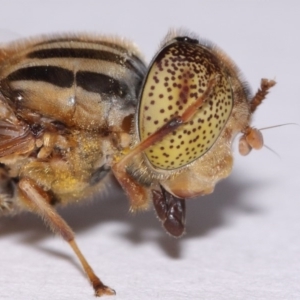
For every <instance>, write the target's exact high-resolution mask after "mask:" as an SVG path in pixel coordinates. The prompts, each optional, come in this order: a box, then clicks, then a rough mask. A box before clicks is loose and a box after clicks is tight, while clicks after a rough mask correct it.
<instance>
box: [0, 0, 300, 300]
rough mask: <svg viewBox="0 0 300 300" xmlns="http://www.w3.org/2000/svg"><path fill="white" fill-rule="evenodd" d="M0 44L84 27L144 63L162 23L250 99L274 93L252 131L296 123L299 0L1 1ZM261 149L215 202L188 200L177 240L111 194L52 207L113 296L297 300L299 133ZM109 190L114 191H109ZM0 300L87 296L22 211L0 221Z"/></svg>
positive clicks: (72, 269) (57, 246) (69, 261)
mask: <svg viewBox="0 0 300 300" xmlns="http://www.w3.org/2000/svg"><path fill="white" fill-rule="evenodd" d="M1 4H2V5H1V18H0V28H1V31H0V37H1V40H2V41H4V40H5V39H10V38H14V37H18V36H20V37H26V36H29V35H34V34H41V33H55V32H70V31H89V32H100V33H107V34H118V35H122V36H125V37H128V38H131V39H132V40H134V41H135V42H136V43H137V44H138V45H139V46H140V48H141V50H142V51H143V52H144V53H145V54H146V58H147V60H148V61H149V60H150V59H151V57H152V55H153V54H154V52H155V51H156V49H157V45H158V44H159V42H160V40H161V39H162V38H163V37H164V35H165V33H166V32H167V30H168V28H169V27H176V28H178V27H185V28H188V29H190V30H192V31H194V32H196V33H198V34H199V35H200V36H202V37H205V38H208V39H210V40H212V41H214V42H215V43H217V44H218V45H219V46H220V47H221V48H223V49H224V50H225V51H226V52H227V53H228V54H229V55H230V56H231V57H232V58H233V59H234V61H235V62H236V63H237V65H238V66H239V67H240V68H241V70H242V71H243V73H244V75H245V78H247V80H248V81H249V84H250V85H251V86H252V88H253V90H254V91H255V90H256V88H257V87H258V85H259V81H260V79H261V78H262V77H267V78H271V79H273V78H275V79H276V80H277V82H278V85H277V86H276V87H275V88H274V89H273V90H272V92H271V94H270V95H269V97H268V99H267V100H266V101H265V103H264V104H263V105H262V106H261V107H260V108H259V110H258V111H257V113H256V115H255V120H254V124H255V126H257V127H258V128H261V127H265V126H270V125H276V124H282V123H287V122H296V123H300V121H299V114H300V101H299V87H300V72H299V71H300V59H299V53H300V40H299V28H300V18H299V11H300V2H298V1H292V0H290V1H274V0H273V1H259V0H257V1H253V0H252V1H221V0H220V1H201V0H195V1H188V0H185V1H171V0H169V1H158V0H151V1H150V0H149V1H147V2H146V1H139V0H136V1H124V0H123V1H90V0H85V1H74V0H72V1H47V2H46V1H30V0H26V1H23V2H21V1H13V0H10V1H3V0H2V1H1ZM264 136H265V143H266V144H267V145H268V146H270V147H271V148H272V149H274V150H275V151H276V152H277V153H279V155H280V158H278V157H277V156H276V155H274V154H272V153H271V152H270V151H268V150H267V149H263V150H261V151H259V152H253V153H251V155H249V156H248V157H240V156H239V154H238V153H237V151H236V160H235V168H234V171H233V173H232V176H231V177H230V178H229V179H227V180H225V181H223V182H221V183H220V184H219V185H218V186H217V189H216V191H215V193H214V194H212V195H210V196H207V197H203V198H200V199H196V200H191V201H189V202H188V214H187V234H186V235H185V236H184V237H183V238H182V239H180V240H174V239H172V238H170V237H168V236H167V235H166V234H165V233H164V232H163V231H162V230H161V228H160V224H159V223H158V221H157V220H156V218H155V216H154V214H153V212H152V211H150V212H147V213H140V214H138V215H136V216H134V215H130V214H129V213H128V203H127V200H126V199H125V197H124V195H123V194H122V192H121V191H118V190H117V189H116V187H112V188H111V189H110V191H109V193H107V195H105V196H103V197H102V198H101V199H99V200H98V201H97V202H93V203H89V204H87V205H82V206H79V207H72V208H69V209H68V208H66V209H63V210H61V211H60V212H61V213H62V215H63V217H64V218H65V219H66V221H67V222H68V223H69V224H70V225H71V227H72V228H73V229H74V231H75V232H76V234H77V241H78V244H79V245H80V247H81V249H82V251H83V252H84V253H85V255H86V257H87V258H88V260H89V261H90V263H91V265H92V266H93V268H94V269H95V271H96V272H97V274H99V276H100V277H101V278H102V279H103V280H104V282H105V283H107V284H108V285H110V286H111V287H113V288H115V289H116V291H117V296H116V298H115V299H120V300H121V299H122V300H123V299H124V300H125V299H130V300H135V299H139V300H140V299H145V300H147V299H163V300H164V299H172V300H173V299H175V300H181V299H213V300H214V299H216V300H219V299H220V300H223V299H230V300H234V299H272V300H279V299H300V285H299V282H300V199H299V194H300V162H299V152H300V142H299V141H300V127H299V126H286V127H281V128H276V129H272V130H268V131H265V132H264ZM113 191H114V192H113ZM0 255H1V256H0V261H1V270H0V299H94V297H93V293H92V289H91V288H90V287H89V285H88V282H87V280H86V278H85V276H84V274H83V272H82V271H81V268H80V266H79V264H78V262H77V260H76V258H75V257H74V255H73V253H72V252H71V250H70V249H69V248H68V245H66V244H65V243H64V242H63V241H61V240H60V239H59V238H57V237H53V236H52V235H51V233H49V232H48V230H47V229H46V228H45V226H44V225H43V224H42V222H41V221H40V220H39V219H38V218H36V217H35V216H31V215H22V216H17V217H14V218H11V219H9V218H4V219H1V220H0Z"/></svg>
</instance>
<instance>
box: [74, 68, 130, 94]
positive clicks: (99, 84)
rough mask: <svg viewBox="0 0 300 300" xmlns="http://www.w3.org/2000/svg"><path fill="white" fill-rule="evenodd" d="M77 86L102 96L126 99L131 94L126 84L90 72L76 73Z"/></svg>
mask: <svg viewBox="0 0 300 300" xmlns="http://www.w3.org/2000/svg"><path fill="white" fill-rule="evenodd" d="M76 84H77V85H78V86H80V87H82V88H83V89H85V90H86V91H89V92H93V93H99V94H101V95H103V94H107V95H116V96H119V97H121V98H125V97H126V96H127V94H128V92H129V90H128V86H127V85H126V84H125V83H123V82H121V81H118V80H116V79H114V78H112V77H110V76H107V75H104V74H101V73H94V72H88V71H79V72H77V73H76Z"/></svg>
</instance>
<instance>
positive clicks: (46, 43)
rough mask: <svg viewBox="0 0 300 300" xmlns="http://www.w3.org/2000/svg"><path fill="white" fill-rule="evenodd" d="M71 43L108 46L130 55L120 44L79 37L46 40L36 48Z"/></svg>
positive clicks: (37, 44)
mask: <svg viewBox="0 0 300 300" xmlns="http://www.w3.org/2000/svg"><path fill="white" fill-rule="evenodd" d="M65 42H66V43H70V42H78V43H82V44H95V45H102V46H107V47H110V48H112V49H116V50H119V51H121V52H123V53H128V49H127V48H125V47H122V46H121V45H119V44H115V43H111V42H108V41H100V40H99V41H97V40H88V41H87V40H85V39H81V38H78V37H72V36H70V37H62V38H56V39H52V40H46V41H43V42H40V43H36V44H35V46H40V45H48V44H49V45H50V44H55V43H65Z"/></svg>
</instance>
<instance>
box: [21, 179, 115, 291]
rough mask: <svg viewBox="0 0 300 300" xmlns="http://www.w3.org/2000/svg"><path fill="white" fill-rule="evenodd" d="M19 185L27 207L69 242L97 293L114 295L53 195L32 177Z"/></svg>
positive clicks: (22, 199) (22, 200)
mask: <svg viewBox="0 0 300 300" xmlns="http://www.w3.org/2000/svg"><path fill="white" fill-rule="evenodd" d="M18 186H19V194H20V200H21V202H22V203H23V204H24V205H25V206H26V207H27V209H28V210H29V211H31V212H33V213H36V214H37V215H39V216H40V217H42V219H43V220H44V222H45V223H46V224H47V225H49V227H50V229H51V230H52V231H53V232H54V233H56V234H58V235H60V236H61V237H62V238H63V239H64V240H65V241H66V242H68V243H69V245H70V246H71V248H72V249H73V251H74V252H75V254H76V256H77V257H78V259H79V260H80V262H81V265H82V267H83V269H84V271H85V273H86V275H87V277H88V278H89V280H90V282H91V284H92V285H93V288H94V290H95V295H96V296H103V295H114V294H115V291H114V290H113V289H111V288H109V287H108V286H106V285H104V284H103V283H102V281H101V280H100V279H99V278H98V277H97V276H96V274H95V273H94V271H93V270H92V268H91V267H90V265H89V263H88V262H87V261H86V259H85V257H84V256H83V254H82V253H81V251H80V249H79V248H78V246H77V244H76V241H75V236H74V233H73V231H72V229H71V228H70V226H69V225H68V224H67V223H66V222H65V221H64V220H63V219H62V217H61V216H60V215H59V214H58V213H57V212H56V210H55V209H54V208H53V207H52V206H51V204H50V203H51V197H50V196H49V195H48V194H47V193H46V192H45V191H44V190H42V189H41V188H40V187H39V186H38V185H37V184H36V183H35V182H34V181H33V180H31V179H28V178H23V179H21V180H20V182H19V184H18Z"/></svg>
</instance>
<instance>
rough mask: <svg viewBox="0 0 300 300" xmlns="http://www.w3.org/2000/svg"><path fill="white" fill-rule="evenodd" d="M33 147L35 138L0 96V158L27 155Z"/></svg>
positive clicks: (26, 125) (27, 126)
mask: <svg viewBox="0 0 300 300" xmlns="http://www.w3.org/2000/svg"><path fill="white" fill-rule="evenodd" d="M34 147H35V137H34V136H33V135H32V133H31V130H30V127H29V125H28V124H26V123H25V122H22V121H20V120H18V119H17V117H16V115H15V113H14V112H13V109H12V108H11V107H10V106H9V105H8V104H7V102H6V101H5V99H4V97H3V96H2V95H0V158H2V157H5V156H8V155H12V154H14V155H25V154H29V153H30V152H31V151H32V150H33V149H34Z"/></svg>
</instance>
